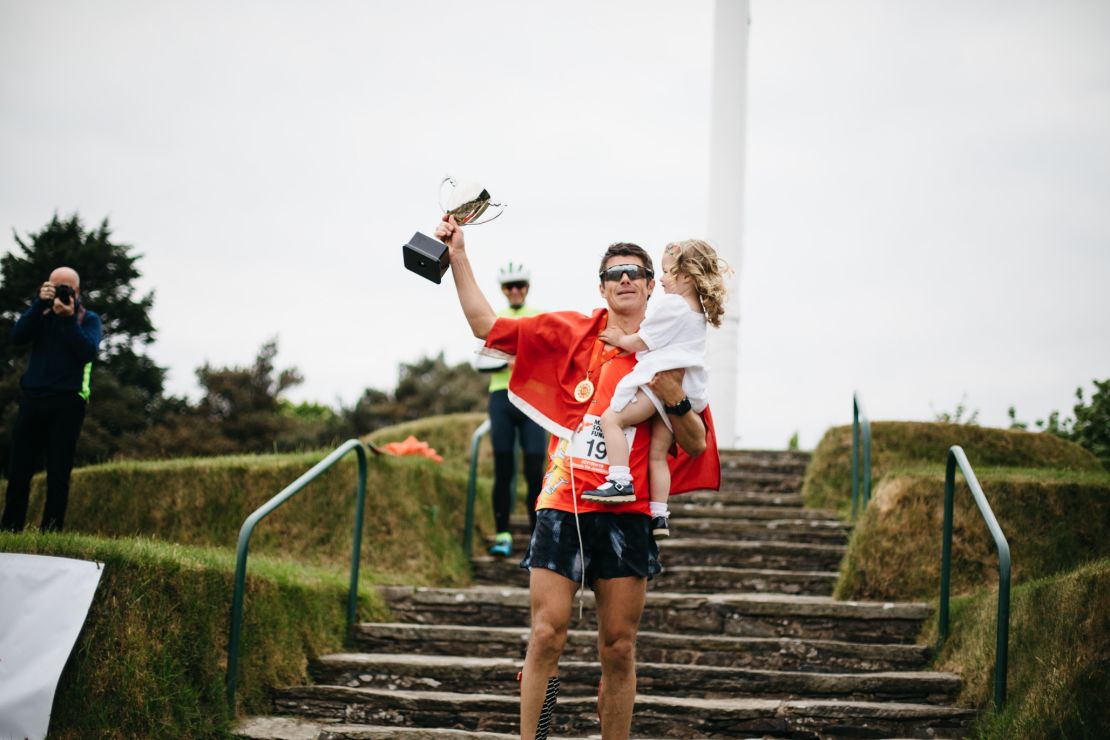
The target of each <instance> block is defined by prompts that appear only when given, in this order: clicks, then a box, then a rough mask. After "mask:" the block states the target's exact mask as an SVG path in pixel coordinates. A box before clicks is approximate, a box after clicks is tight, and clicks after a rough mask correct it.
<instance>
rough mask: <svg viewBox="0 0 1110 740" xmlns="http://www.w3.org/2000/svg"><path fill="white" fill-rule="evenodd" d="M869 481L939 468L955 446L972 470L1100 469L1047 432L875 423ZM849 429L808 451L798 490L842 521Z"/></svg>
mask: <svg viewBox="0 0 1110 740" xmlns="http://www.w3.org/2000/svg"><path fill="white" fill-rule="evenodd" d="M871 437H872V451H871V464H872V479H873V480H874V481H876V482H877V481H878V480H879V479H880V478H882V477H883V475H885V474H886V473H890V472H894V471H896V470H899V469H902V468H907V467H908V468H916V467H920V466H921V465H922V464H923V463H924V464H932V465H941V466H943V464H944V461H945V456H946V455H947V454H948V448H949V447H951V446H952V445H961V446H962V447H963V448H964V451H965V452H966V453H967V456H968V459H969V460H970V461H971V464H972V465H973V466H974V467H975V469H976V470H979V469H980V468H986V467H1021V468H1053V469H1058V470H1075V471H1084V470H1089V471H1102V470H1103V468H1102V465H1101V464H1100V463H1099V461H1098V458H1096V457H1095V456H1094V455H1092V454H1091V453H1090V452H1088V451H1087V450H1085V449H1083V448H1082V447H1080V446H1079V445H1076V444H1073V443H1071V442H1068V441H1066V440H1062V439H1060V438H1059V437H1056V436H1053V435H1051V434H1041V433H1033V432H1022V431H1013V430H1009V429H991V428H989V427H979V426H968V425H963V424H940V423H929V422H906V421H878V422H874V423H872V425H871ZM851 458H852V427H851V426H843V427H833V428H832V429H830V430H829V431H828V432H826V433H825V436H824V437H823V438H822V439H821V442H820V443H819V444H818V445H817V449H816V450H814V452H813V459H812V460H811V462H810V464H809V466H808V468H807V470H806V476H805V483H804V485H803V487H802V495H803V497H804V498H805V502H806V504H807V505H808V506H815V507H818V508H822V509H834V510H837V511H838V512H839V513H840V514H841V516H843V517H844V518H847V516H848V513H849V511H850V509H851V499H852V478H851Z"/></svg>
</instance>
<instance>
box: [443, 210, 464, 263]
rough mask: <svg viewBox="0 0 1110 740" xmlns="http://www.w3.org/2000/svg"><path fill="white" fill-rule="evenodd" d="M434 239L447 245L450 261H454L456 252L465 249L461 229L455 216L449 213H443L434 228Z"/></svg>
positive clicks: (461, 251) (458, 252)
mask: <svg viewBox="0 0 1110 740" xmlns="http://www.w3.org/2000/svg"><path fill="white" fill-rule="evenodd" d="M436 239H439V240H440V241H441V242H443V243H444V244H446V245H447V252H448V254H449V255H450V257H451V262H454V261H455V255H456V254H462V253H464V252H465V251H466V242H465V240H464V239H463V230H462V227H461V226H459V223H458V221H456V220H455V217H454V216H452V215H451V214H449V213H445V214H443V220H442V221H441V222H440V224H439V226H438V227H437V228H436Z"/></svg>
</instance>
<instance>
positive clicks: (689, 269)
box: [663, 239, 732, 326]
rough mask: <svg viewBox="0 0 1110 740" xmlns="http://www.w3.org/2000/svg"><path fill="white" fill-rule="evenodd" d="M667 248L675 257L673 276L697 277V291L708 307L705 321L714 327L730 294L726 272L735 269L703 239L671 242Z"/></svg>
mask: <svg viewBox="0 0 1110 740" xmlns="http://www.w3.org/2000/svg"><path fill="white" fill-rule="evenodd" d="M663 251H664V253H665V254H669V255H670V256H671V257H672V258H673V259H674V264H672V265H671V270H670V272H671V274H672V275H689V276H690V277H691V278H693V280H694V290H696V291H697V293H698V298H700V299H701V307H702V308H703V309H704V310H705V320H706V321H708V322H709V323H710V324H712V325H713V326H720V325H721V317H722V316H724V314H725V299H726V297H727V295H728V291H727V289H726V288H725V275H730V274H732V268H731V267H729V266H728V263H727V262H725V261H724V260H723V259H721V258H720V257H718V256H717V250H715V249H714V248H713V247H711V246H709V244H708V243H706V242H704V241H702V240H701V239H685V240H683V241H680V242H671V243H670V244H668V245H667V247H666V249H664V250H663Z"/></svg>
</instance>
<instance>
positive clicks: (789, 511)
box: [669, 496, 844, 526]
mask: <svg viewBox="0 0 1110 740" xmlns="http://www.w3.org/2000/svg"><path fill="white" fill-rule="evenodd" d="M685 498H686V497H685V496H679V497H676V498H674V499H671V502H670V504H669V506H670V509H671V516H674V517H680V519H681V518H687V517H705V518H709V519H741V520H745V521H779V520H782V519H796V520H797V519H800V520H805V521H814V522H827V523H829V525H830V526H831V525H833V524H838V525H844V522H842V521H840V519H838V518H837V516H836V512H835V511H829V510H828V509H803V508H797V509H795V508H787V507H781V506H742V505H741V506H735V505H732V504H726V503H723V502H714V503H710V504H705V503H700V502H694V501H690V502H688V501H686V500H685Z"/></svg>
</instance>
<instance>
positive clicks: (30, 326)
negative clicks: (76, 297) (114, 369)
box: [12, 298, 102, 401]
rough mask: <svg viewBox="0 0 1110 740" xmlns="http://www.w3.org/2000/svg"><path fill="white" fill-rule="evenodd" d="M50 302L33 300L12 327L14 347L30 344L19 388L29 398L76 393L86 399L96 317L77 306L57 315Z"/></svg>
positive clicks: (98, 327)
mask: <svg viewBox="0 0 1110 740" xmlns="http://www.w3.org/2000/svg"><path fill="white" fill-rule="evenodd" d="M52 305H53V301H44V300H42V299H41V298H36V299H35V302H34V303H32V304H31V307H30V308H29V309H27V311H26V312H25V313H24V314H23V315H22V316H20V317H19V320H18V321H17V322H15V326H14V327H12V342H13V343H14V344H27V343H28V342H30V343H31V360H30V362H29V363H28V364H27V372H25V373H23V378H22V379H20V381H19V385H20V387H21V388H22V389H23V393H24V394H25V395H26V396H28V397H31V398H45V397H47V396H56V395H62V394H66V393H77V394H79V395H80V396H81V397H82V398H84V399H85V400H86V401H87V400H88V398H89V373H90V371H91V370H92V361H93V360H95V359H96V353H97V350H98V349H99V348H100V337H101V333H102V327H101V323H100V317H99V316H98V315H96V314H95V313H93V312H92V311H89V310H88V309H86V308H85V307H84V306H82V305H80V304H78V305H77V311H76V312H75V313H74V315H73V316H58V315H56V314H55V313H54V311H53V309H52V308H51V306H52Z"/></svg>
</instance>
